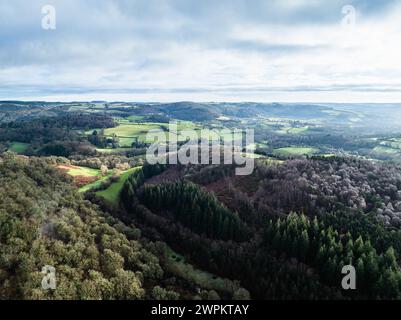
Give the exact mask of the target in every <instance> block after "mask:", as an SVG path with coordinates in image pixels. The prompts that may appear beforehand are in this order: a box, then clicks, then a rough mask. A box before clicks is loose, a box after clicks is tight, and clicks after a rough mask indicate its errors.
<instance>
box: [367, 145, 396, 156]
mask: <svg viewBox="0 0 401 320" xmlns="http://www.w3.org/2000/svg"><path fill="white" fill-rule="evenodd" d="M373 151H375V152H379V153H384V154H391V155H397V154H400V152H401V150H400V149H394V148H392V147H387V146H382V145H380V146H377V147H375V148H374V149H373Z"/></svg>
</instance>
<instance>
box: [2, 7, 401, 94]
mask: <svg viewBox="0 0 401 320" xmlns="http://www.w3.org/2000/svg"><path fill="white" fill-rule="evenodd" d="M45 5H51V6H53V8H54V9H55V20H51V19H50V20H49V15H48V14H47V13H48V11H45V12H42V8H43V6H45ZM52 17H53V16H51V17H50V18H52ZM43 21H44V22H49V21H55V29H50V30H49V29H46V28H43ZM400 60H401V1H397V0H394V1H390V0H380V1H377V0H364V1H363V0H354V1H352V0H347V1H341V0H322V1H320V0H138V1H136V0H45V1H42V0H29V1H27V0H1V1H0V100H47V101H90V100H108V101H138V102H139V101H155V102H166V101H204V102H206V101H233V102H235V101H254V102H401V62H400Z"/></svg>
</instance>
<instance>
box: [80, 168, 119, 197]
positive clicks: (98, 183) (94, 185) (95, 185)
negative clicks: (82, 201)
mask: <svg viewBox="0 0 401 320" xmlns="http://www.w3.org/2000/svg"><path fill="white" fill-rule="evenodd" d="M112 175H113V172H110V173H109V174H108V175H107V176H104V177H101V178H100V179H99V180H96V181H95V182H92V183H89V184H87V185H85V186H83V187H81V188H79V189H78V192H80V193H84V192H86V191H89V190H91V189H95V188H99V187H100V186H101V185H102V183H103V182H104V181H106V180H107V179H108V178H110V177H111V176H112Z"/></svg>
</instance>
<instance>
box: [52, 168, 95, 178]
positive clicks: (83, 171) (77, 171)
mask: <svg viewBox="0 0 401 320" xmlns="http://www.w3.org/2000/svg"><path fill="white" fill-rule="evenodd" d="M58 168H59V169H62V170H66V171H67V173H68V174H69V175H70V176H73V177H77V176H83V177H97V176H99V175H100V170H99V169H92V168H88V167H79V166H71V165H60V166H58Z"/></svg>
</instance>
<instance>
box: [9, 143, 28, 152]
mask: <svg viewBox="0 0 401 320" xmlns="http://www.w3.org/2000/svg"><path fill="white" fill-rule="evenodd" d="M29 145H30V144H29V143H24V142H17V141H15V142H13V143H11V145H10V147H9V149H8V150H9V151H12V152H15V153H24V152H25V151H26V149H28V147H29Z"/></svg>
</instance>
